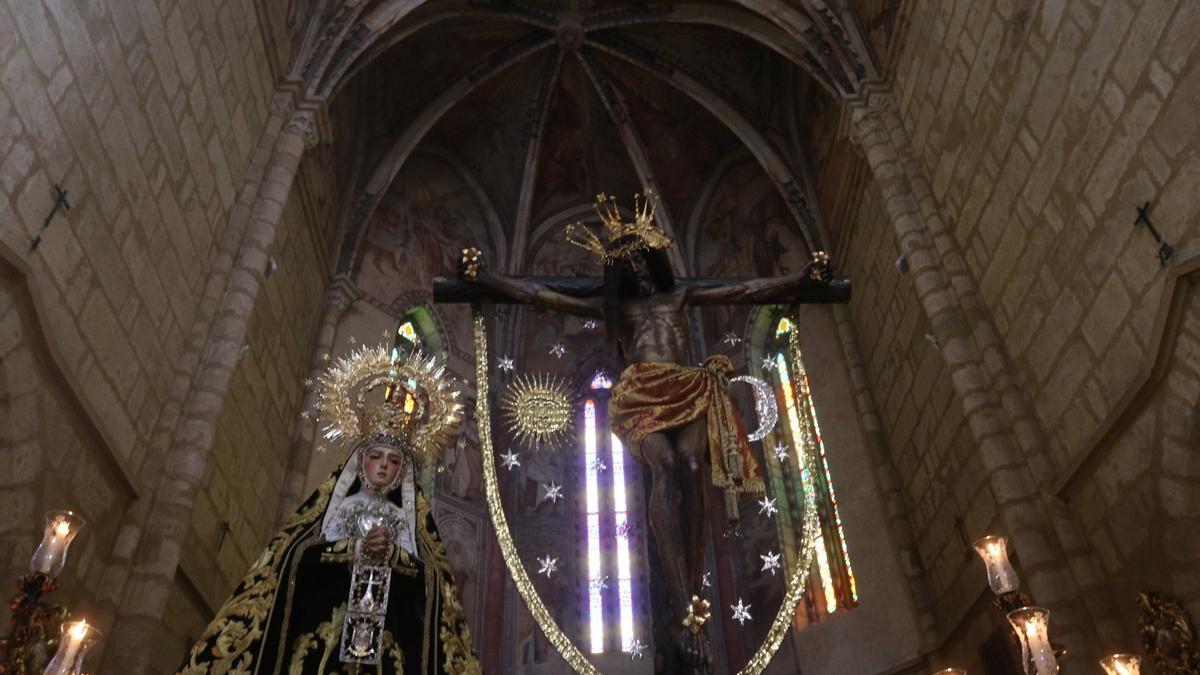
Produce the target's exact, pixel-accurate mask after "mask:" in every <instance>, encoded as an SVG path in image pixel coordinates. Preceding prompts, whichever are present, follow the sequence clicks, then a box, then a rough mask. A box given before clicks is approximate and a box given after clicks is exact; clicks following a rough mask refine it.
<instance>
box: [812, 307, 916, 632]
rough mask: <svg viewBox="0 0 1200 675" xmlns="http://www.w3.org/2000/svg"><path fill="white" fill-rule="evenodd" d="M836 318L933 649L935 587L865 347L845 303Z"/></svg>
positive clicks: (908, 575) (869, 445)
mask: <svg viewBox="0 0 1200 675" xmlns="http://www.w3.org/2000/svg"><path fill="white" fill-rule="evenodd" d="M833 318H834V321H835V322H836V323H837V331H838V338H839V340H840V341H841V344H842V355H843V356H844V357H845V359H846V369H847V370H848V371H849V373H850V386H852V387H853V388H854V406H855V408H856V409H857V410H858V418H859V419H860V420H861V421H862V428H863V435H864V436H865V437H866V440H867V451H868V452H870V454H871V459H872V460H873V462H874V464H875V475H876V477H877V478H878V480H879V489H880V491H881V492H882V494H883V500H884V503H885V504H886V505H887V516H888V521H889V523H890V527H889V528H888V530H889V532H890V533H891V535H892V537H893V538H894V541H895V544H896V548H897V549H898V551H899V553H900V565H901V567H902V568H903V570H904V576H905V577H906V578H907V579H908V587H909V591H910V592H911V593H912V599H913V607H914V608H915V609H916V611H917V617H918V619H919V620H920V625H919V626H918V632H919V634H920V636H921V641H922V648H923V649H930V648H932V646H933V644H934V642H935V639H936V629H937V624H936V620H935V618H934V616H933V603H934V595H933V589H932V588H930V586H929V578H928V576H927V575H926V572H925V569H924V566H923V565H922V564H921V554H920V552H919V551H918V550H917V543H916V541H917V540H916V536H915V535H914V534H913V527H912V521H910V520H909V518H908V506H907V505H906V504H905V503H904V495H903V494H902V490H901V486H900V475H899V473H897V471H896V465H895V463H894V462H893V461H892V456H891V454H890V453H888V444H887V440H886V438H885V436H884V433H883V426H882V425H881V424H880V422H879V413H878V411H877V410H876V407H875V397H874V395H873V394H872V393H871V383H870V381H869V380H868V379H867V370H866V367H865V366H864V365H863V359H862V351H861V350H860V349H859V346H858V334H857V332H856V331H855V329H854V324H853V322H852V321H851V319H850V311H849V310H848V309H847V308H846V306H845V305H834V306H833Z"/></svg>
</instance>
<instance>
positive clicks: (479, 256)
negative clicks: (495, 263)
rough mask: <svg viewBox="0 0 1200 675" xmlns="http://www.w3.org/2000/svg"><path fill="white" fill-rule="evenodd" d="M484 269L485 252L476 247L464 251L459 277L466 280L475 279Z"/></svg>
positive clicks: (460, 262) (469, 247) (459, 265)
mask: <svg viewBox="0 0 1200 675" xmlns="http://www.w3.org/2000/svg"><path fill="white" fill-rule="evenodd" d="M481 269H483V251H480V250H479V249H478V248H475V247H474V246H468V247H467V248H464V249H463V250H462V259H461V260H460V261H459V262H458V275H459V276H460V277H462V278H464V279H474V278H475V277H476V276H478V275H479V270H481Z"/></svg>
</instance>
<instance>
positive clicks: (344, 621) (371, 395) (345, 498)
mask: <svg viewBox="0 0 1200 675" xmlns="http://www.w3.org/2000/svg"><path fill="white" fill-rule="evenodd" d="M318 393H319V403H318V410H319V413H320V416H321V419H322V420H323V421H326V422H327V424H326V426H325V434H326V436H327V437H329V438H331V439H341V440H345V441H348V445H349V448H350V451H349V455H348V457H347V459H346V461H345V462H344V463H343V464H342V466H341V467H340V468H339V470H338V471H336V472H335V473H334V474H332V475H331V476H329V478H327V479H326V480H325V481H324V482H323V483H321V485H320V486H319V487H318V488H317V490H316V491H315V492H314V493H313V494H312V495H311V496H310V497H309V498H308V500H307V501H305V502H304V503H303V504H302V505H301V506H300V508H299V509H297V510H296V512H295V514H294V515H292V517H291V519H290V520H288V522H287V523H286V524H285V525H284V526H283V529H281V530H280V531H279V532H278V533H276V534H275V536H274V537H273V538H272V539H271V541H270V542H269V543H268V544H267V547H266V550H264V551H263V552H262V555H260V556H259V558H258V560H257V561H256V562H255V563H254V566H253V567H251V568H250V571H249V572H248V573H247V574H246V576H245V578H244V579H243V580H242V582H241V584H240V585H239V586H238V587H237V588H236V589H234V592H233V595H232V596H231V597H230V598H229V600H228V601H227V602H226V603H225V604H224V605H223V606H222V607H221V609H220V611H219V612H217V615H216V617H215V618H214V619H213V620H212V622H211V623H210V624H209V625H208V628H207V629H206V630H205V631H204V634H203V635H202V636H201V638H200V640H199V642H197V643H196V644H195V645H194V646H193V647H192V650H191V652H190V654H189V655H188V659H187V661H186V663H185V664H184V666H183V668H182V669H181V671H180V672H181V673H183V674H185V675H190V674H193V673H214V674H221V673H238V674H243V673H244V674H246V675H251V674H253V675H285V674H286V675H309V674H317V673H321V674H329V675H333V674H347V675H348V674H350V673H355V674H366V673H374V674H378V675H384V674H388V675H391V674H395V675H399V674H401V673H426V674H428V673H455V674H458V673H469V674H470V673H480V672H481V671H480V668H479V663H478V662H477V661H476V659H475V655H474V650H473V649H472V646H471V636H470V632H469V631H468V629H467V626H466V622H465V620H464V617H463V611H462V605H461V604H460V603H459V599H458V591H457V589H456V587H455V585H454V580H453V578H452V576H451V572H450V566H449V564H448V562H447V560H446V549H445V547H444V546H443V545H442V542H441V539H440V538H439V537H438V532H437V527H436V526H435V524H434V522H433V517H432V516H431V514H430V509H429V502H428V500H427V499H426V498H425V495H424V494H423V493H422V491H421V489H420V486H419V484H418V481H417V480H416V475H417V473H418V469H420V467H421V466H423V465H424V464H425V463H426V462H430V461H435V460H436V458H437V457H439V456H440V454H441V448H442V447H443V446H444V444H445V443H446V442H447V440H448V439H449V438H450V437H451V435H452V434H453V433H455V432H456V431H457V428H458V426H459V422H460V420H461V413H462V405H461V403H459V401H458V395H459V392H458V390H457V389H456V388H455V387H454V385H453V383H452V381H451V379H450V377H449V376H448V375H447V373H446V372H445V368H444V366H443V365H441V363H440V362H439V361H438V360H436V359H434V358H424V357H422V356H421V355H420V354H415V355H411V356H409V357H407V358H405V359H399V358H396V357H394V356H393V355H389V353H388V352H387V350H386V349H384V348H382V347H376V348H369V347H364V348H362V349H360V350H358V351H356V352H354V353H352V354H351V355H350V356H348V357H346V358H343V359H340V360H339V361H338V362H337V364H336V365H334V366H333V367H332V368H331V369H330V370H329V371H328V372H327V373H326V374H325V375H324V376H322V377H321V379H320V382H319V384H318ZM371 399H382V401H381V402H380V401H379V400H376V401H374V402H372V400H371Z"/></svg>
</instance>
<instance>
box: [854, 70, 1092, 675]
mask: <svg viewBox="0 0 1200 675" xmlns="http://www.w3.org/2000/svg"><path fill="white" fill-rule="evenodd" d="M849 105H851V106H852V107H851V119H852V122H853V125H854V131H855V134H856V136H857V137H858V140H859V142H860V143H861V145H862V147H863V150H864V151H865V153H866V156H867V162H868V164H869V165H870V167H871V170H872V173H873V174H874V176H875V179H876V181H877V184H878V186H879V189H880V192H881V194H882V196H883V201H884V206H885V208H886V210H887V213H888V215H889V216H890V217H891V219H892V224H893V226H894V227H895V229H896V235H897V239H898V241H899V244H900V249H901V252H902V253H903V254H904V256H905V257H906V258H907V259H908V262H909V268H910V270H911V274H912V275H913V277H914V286H915V289H916V292H917V296H918V299H919V300H920V302H921V305H922V308H923V309H924V311H925V314H926V316H927V317H928V318H929V322H930V325H931V327H932V331H933V334H934V336H935V337H936V338H937V341H938V344H939V345H940V349H941V353H942V357H943V359H944V362H945V364H946V367H947V369H948V370H949V373H950V379H951V382H952V384H953V386H954V389H955V392H956V393H957V394H958V398H959V401H960V403H961V405H962V408H963V414H964V416H965V418H966V421H967V426H968V429H969V430H970V433H971V435H972V437H973V439H974V441H975V443H976V446H977V452H978V453H979V457H980V460H981V464H982V466H983V467H984V471H985V472H986V473H987V482H988V486H989V487H990V488H991V490H992V493H993V495H994V496H995V499H996V503H997V509H998V511H999V514H1000V518H1001V520H1002V522H1003V523H1004V525H1005V528H1006V529H1007V530H1008V535H1009V537H1010V538H1011V540H1012V542H1013V547H1014V549H1015V550H1016V552H1017V553H1018V555H1019V556H1020V561H1021V567H1022V570H1023V572H1024V581H1025V582H1026V587H1027V588H1028V589H1029V591H1030V593H1031V595H1032V596H1033V597H1034V599H1035V601H1036V602H1038V603H1039V604H1041V605H1044V606H1046V607H1048V608H1050V609H1051V610H1052V611H1053V621H1054V631H1055V638H1056V640H1058V641H1062V642H1066V643H1069V644H1071V645H1072V646H1073V649H1072V654H1073V657H1072V658H1073V659H1079V658H1081V656H1082V655H1083V654H1088V653H1090V652H1091V651H1092V649H1091V647H1092V645H1093V639H1092V638H1093V636H1092V634H1091V632H1090V631H1087V624H1086V621H1085V617H1084V616H1083V614H1082V613H1081V612H1080V611H1079V607H1078V605H1077V602H1076V601H1077V600H1078V591H1077V589H1076V587H1075V584H1074V581H1073V578H1072V575H1071V574H1070V569H1069V567H1068V565H1067V563H1066V560H1065V558H1064V556H1063V555H1062V552H1061V549H1060V548H1059V546H1058V542H1057V539H1056V537H1055V534H1054V532H1053V530H1052V528H1051V527H1050V525H1051V523H1050V522H1048V521H1049V520H1050V516H1049V514H1048V513H1047V509H1046V508H1045V506H1044V505H1043V504H1042V503H1041V502H1042V500H1041V496H1040V493H1039V491H1038V489H1037V485H1038V481H1037V480H1036V477H1035V475H1034V472H1033V470H1032V469H1031V466H1030V462H1029V461H1028V459H1027V458H1026V457H1025V453H1023V452H1022V451H1021V448H1020V445H1019V443H1018V441H1017V439H1016V437H1015V433H1014V431H1013V429H1012V427H1011V425H1010V423H1009V420H1008V416H1007V414H1006V411H1005V410H1004V408H1003V405H1002V402H1001V392H1002V388H1001V387H1000V386H999V385H998V383H997V382H996V381H995V378H993V377H992V375H991V372H990V369H989V368H988V366H987V364H986V363H985V360H984V354H983V350H982V349H981V348H980V345H979V343H978V341H977V339H976V337H975V332H974V331H973V330H972V326H971V322H970V321H969V319H968V316H967V313H966V312H965V311H964V307H963V304H962V301H961V299H960V297H959V295H958V293H957V292H956V289H955V287H954V285H953V284H952V282H951V277H950V274H949V273H948V270H947V268H946V266H945V265H944V263H943V261H942V259H941V257H940V256H939V255H938V247H937V244H935V242H934V235H933V233H931V232H930V229H929V228H928V227H927V226H926V222H925V219H924V217H923V215H922V213H921V207H920V204H919V199H918V197H917V194H916V193H915V191H914V189H913V187H912V184H911V183H910V182H909V178H908V175H907V173H906V171H905V156H906V155H908V154H911V153H910V152H909V151H908V145H907V141H906V139H904V137H902V136H899V134H898V133H897V130H896V128H895V125H894V123H893V124H892V125H889V123H888V119H889V118H891V116H893V115H894V114H895V113H894V110H893V109H892V106H893V104H892V101H891V96H890V94H888V93H886V92H869V93H867V94H866V95H864V96H863V97H862V98H860V99H859V100H856V101H852V102H850V104H849ZM900 131H901V132H902V131H903V129H902V128H901V129H900ZM894 134H895V135H894ZM897 138H900V140H901V141H902V142H901V143H899V144H898V143H897ZM938 234H939V235H940V236H949V233H945V232H940V233H938Z"/></svg>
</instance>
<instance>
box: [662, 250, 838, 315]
mask: <svg viewBox="0 0 1200 675" xmlns="http://www.w3.org/2000/svg"><path fill="white" fill-rule="evenodd" d="M849 284H850V282H849V280H846V279H837V278H833V277H831V276H830V274H829V271H828V269H827V268H826V267H825V260H824V256H823V255H821V256H818V257H817V258H816V259H815V260H813V261H812V262H810V263H809V264H807V265H805V266H804V269H803V270H801V271H799V272H796V273H794V274H787V275H784V276H781V277H763V278H760V279H743V280H739V281H737V282H733V283H726V284H714V285H711V286H705V287H691V288H688V289H687V295H686V296H685V299H684V301H685V302H686V303H688V304H690V305H767V304H772V303H782V304H791V303H795V302H802V301H803V300H802V298H804V297H806V296H809V295H812V294H813V291H819V290H822V289H829V290H833V289H834V288H842V289H843V290H846V291H848V289H849ZM849 298H850V294H849V292H846V293H845V299H844V300H842V299H839V300H834V301H835V302H838V301H840V302H845V301H846V300H849Z"/></svg>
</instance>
